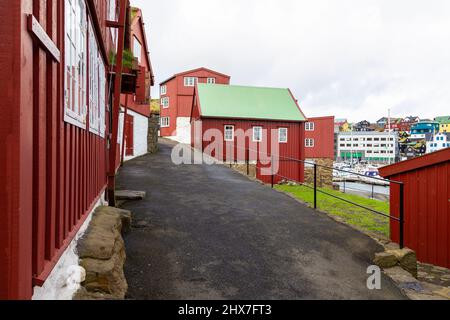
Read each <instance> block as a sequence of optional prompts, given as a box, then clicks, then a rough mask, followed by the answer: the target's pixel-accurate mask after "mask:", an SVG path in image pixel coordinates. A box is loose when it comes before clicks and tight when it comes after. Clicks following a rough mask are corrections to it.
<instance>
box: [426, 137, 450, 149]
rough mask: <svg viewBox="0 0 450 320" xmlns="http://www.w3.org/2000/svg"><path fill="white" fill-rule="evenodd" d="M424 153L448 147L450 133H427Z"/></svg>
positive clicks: (449, 146) (449, 145) (449, 144)
mask: <svg viewBox="0 0 450 320" xmlns="http://www.w3.org/2000/svg"><path fill="white" fill-rule="evenodd" d="M426 141H427V151H426V153H432V152H436V151H439V150H442V149H446V148H450V133H437V134H434V135H433V134H428V135H427V138H426Z"/></svg>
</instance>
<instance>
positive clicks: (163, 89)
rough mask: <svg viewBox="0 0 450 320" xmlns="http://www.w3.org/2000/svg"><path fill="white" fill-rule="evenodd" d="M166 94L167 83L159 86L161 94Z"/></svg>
mask: <svg viewBox="0 0 450 320" xmlns="http://www.w3.org/2000/svg"><path fill="white" fill-rule="evenodd" d="M165 94H167V85H163V86H161V95H165Z"/></svg>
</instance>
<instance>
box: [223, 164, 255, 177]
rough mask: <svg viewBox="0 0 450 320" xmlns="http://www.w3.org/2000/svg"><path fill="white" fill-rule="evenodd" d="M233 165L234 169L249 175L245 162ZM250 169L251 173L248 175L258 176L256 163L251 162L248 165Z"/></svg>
mask: <svg viewBox="0 0 450 320" xmlns="http://www.w3.org/2000/svg"><path fill="white" fill-rule="evenodd" d="M227 165H228V164H227ZM231 167H232V168H233V169H234V170H236V171H238V172H240V173H242V174H245V175H247V164H245V163H237V164H232V165H231ZM248 169H249V170H248V171H249V175H248V176H249V177H251V178H256V164H249V165H248Z"/></svg>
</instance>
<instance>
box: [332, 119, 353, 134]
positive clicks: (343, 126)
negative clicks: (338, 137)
mask: <svg viewBox="0 0 450 320" xmlns="http://www.w3.org/2000/svg"><path fill="white" fill-rule="evenodd" d="M334 124H335V125H337V126H338V127H339V131H340V132H350V124H349V123H348V121H347V119H336V120H335V121H334Z"/></svg>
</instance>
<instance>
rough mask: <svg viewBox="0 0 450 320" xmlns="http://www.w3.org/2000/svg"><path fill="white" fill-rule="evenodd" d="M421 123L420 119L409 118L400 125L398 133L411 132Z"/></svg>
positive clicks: (402, 120)
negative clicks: (412, 128) (413, 127)
mask: <svg viewBox="0 0 450 320" xmlns="http://www.w3.org/2000/svg"><path fill="white" fill-rule="evenodd" d="M419 121H420V118H419V117H414V116H409V117H406V118H403V119H401V121H400V123H399V124H398V131H402V132H410V131H411V127H412V126H413V125H415V124H416V123H418V122H419Z"/></svg>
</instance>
